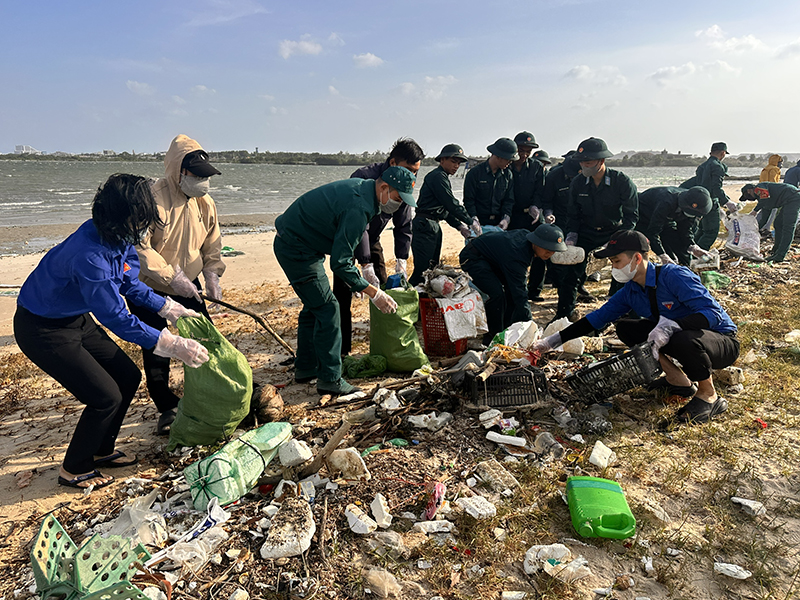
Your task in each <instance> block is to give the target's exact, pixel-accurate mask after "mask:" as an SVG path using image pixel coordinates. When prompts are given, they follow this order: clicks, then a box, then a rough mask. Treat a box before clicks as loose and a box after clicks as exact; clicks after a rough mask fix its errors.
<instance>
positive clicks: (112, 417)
mask: <svg viewBox="0 0 800 600" xmlns="http://www.w3.org/2000/svg"><path fill="white" fill-rule="evenodd" d="M14 337H15V338H16V341H17V344H18V345H19V348H20V350H22V352H23V353H24V354H25V356H27V357H28V358H29V359H30V360H31V361H32V362H33V363H34V364H35V365H36V366H37V367H39V368H40V369H42V371H44V372H45V373H47V374H48V375H50V377H52V378H53V379H55V380H56V381H57V382H58V383H60V384H61V385H63V386H64V387H65V388H66V390H67V391H68V392H69V393H70V394H72V395H73V396H75V398H76V399H77V400H78V401H79V402H80V403H81V404H85V405H86V408H84V409H83V412H82V413H81V416H80V419H78V425H77V426H76V427H75V432H74V433H73V434H72V440H71V441H70V443H69V446H68V447H67V452H66V454H65V455H64V462H63V465H64V469H65V470H66V471H67V472H69V473H72V474H75V475H79V474H83V473H89V472H91V471H92V470H93V469H94V457H95V456H107V455H109V454H111V453H112V452H114V444H115V443H116V440H117V435H118V434H119V430H120V427H122V420H123V419H124V418H125V413H127V412H128V407H129V406H130V403H131V400H133V396H134V394H136V390H137V389H138V388H139V382H140V381H141V380H142V374H141V372H140V371H139V368H138V367H137V366H136V364H135V363H134V362H133V361H132V360H131V359H130V357H129V356H128V355H127V354H125V352H123V351H122V349H121V348H120V347H119V346H117V345H116V344H115V343H114V342H113V341H112V340H111V338H110V337H108V334H107V333H106V332H105V331H104V330H103V329H101V328H100V327H98V325H97V324H96V323H95V322H94V320H93V319H92V317H91V316H90V315H89V313H86V314H83V315H79V316H77V317H68V318H64V319H47V318H44V317H40V316H37V315H35V314H33V313H31V312H30V311H28V310H26V309H24V308H22V307H21V306H18V307H17V312H16V313H15V314H14Z"/></svg>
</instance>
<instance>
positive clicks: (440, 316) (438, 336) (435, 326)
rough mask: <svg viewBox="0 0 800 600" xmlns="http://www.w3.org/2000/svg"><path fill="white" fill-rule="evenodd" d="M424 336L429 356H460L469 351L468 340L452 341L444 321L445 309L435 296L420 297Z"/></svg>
mask: <svg viewBox="0 0 800 600" xmlns="http://www.w3.org/2000/svg"><path fill="white" fill-rule="evenodd" d="M419 312H420V316H421V318H422V338H423V344H424V346H425V354H427V355H428V356H458V355H460V354H464V353H465V352H466V351H467V340H466V339H463V340H457V341H455V342H451V341H450V336H449V335H448V334H447V326H446V325H445V323H444V311H443V310H442V309H441V308H439V305H438V304H436V300H434V299H433V298H420V299H419Z"/></svg>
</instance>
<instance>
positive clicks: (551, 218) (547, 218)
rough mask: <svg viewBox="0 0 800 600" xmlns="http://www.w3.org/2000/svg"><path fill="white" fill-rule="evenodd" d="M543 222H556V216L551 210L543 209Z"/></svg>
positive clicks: (550, 223) (549, 223)
mask: <svg viewBox="0 0 800 600" xmlns="http://www.w3.org/2000/svg"><path fill="white" fill-rule="evenodd" d="M544 222H545V223H547V224H548V225H552V224H553V223H555V222H556V216H555V215H554V214H553V211H552V210H545V211H544Z"/></svg>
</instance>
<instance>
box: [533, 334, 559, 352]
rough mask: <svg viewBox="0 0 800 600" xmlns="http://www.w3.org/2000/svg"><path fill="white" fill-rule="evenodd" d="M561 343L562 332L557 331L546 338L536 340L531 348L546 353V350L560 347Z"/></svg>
mask: <svg viewBox="0 0 800 600" xmlns="http://www.w3.org/2000/svg"><path fill="white" fill-rule="evenodd" d="M560 345H561V332H557V333H554V334H553V335H548V336H547V337H546V338H542V339H540V340H539V341H538V342H535V343H534V344H533V347H532V348H531V349H532V350H533V351H534V352H540V353H541V354H544V353H545V352H550V351H551V350H553V349H554V348H558V347H559V346H560Z"/></svg>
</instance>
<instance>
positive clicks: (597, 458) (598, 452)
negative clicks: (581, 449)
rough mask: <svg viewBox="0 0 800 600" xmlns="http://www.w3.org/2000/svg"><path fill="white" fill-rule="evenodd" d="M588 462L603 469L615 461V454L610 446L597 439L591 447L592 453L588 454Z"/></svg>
mask: <svg viewBox="0 0 800 600" xmlns="http://www.w3.org/2000/svg"><path fill="white" fill-rule="evenodd" d="M589 462H590V463H592V464H593V465H596V466H598V467H600V468H601V469H605V468H607V467H610V466H611V465H613V464H614V463H615V462H617V455H616V453H615V452H614V451H613V450H612V449H611V448H609V447H608V446H606V445H605V444H604V443H603V442H601V441H600V440H597V441H596V442H595V443H594V448H592V454H591V455H590V456H589Z"/></svg>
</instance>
